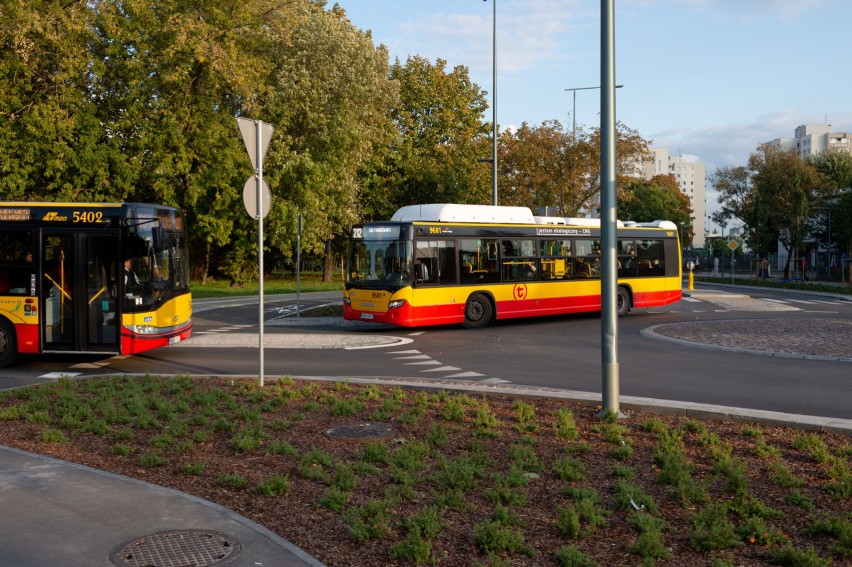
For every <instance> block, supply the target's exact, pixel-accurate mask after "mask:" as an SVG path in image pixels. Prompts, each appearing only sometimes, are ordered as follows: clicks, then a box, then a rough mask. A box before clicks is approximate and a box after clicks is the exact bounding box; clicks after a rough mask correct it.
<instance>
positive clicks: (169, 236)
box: [123, 207, 189, 311]
mask: <svg viewBox="0 0 852 567" xmlns="http://www.w3.org/2000/svg"><path fill="white" fill-rule="evenodd" d="M129 224H130V234H129V235H128V245H127V246H126V247H125V252H126V253H125V257H124V258H123V262H124V299H125V308H126V310H128V311H140V310H141V311H145V310H148V309H150V308H151V307H152V306H155V305H157V304H158V303H160V302H161V301H165V300H167V299H170V298H172V297H173V296H174V294H175V292H181V291H185V290H187V289H188V287H189V258H188V255H187V251H186V248H187V242H185V241H184V240H183V239H182V238H181V235H182V234H183V216H182V215H180V214H177V213H175V212H174V211H170V210H162V209H157V210H154V209H150V210H149V209H146V208H143V207H139V208H136V209H134V210H133V211H132V214H131V218H130V223H129Z"/></svg>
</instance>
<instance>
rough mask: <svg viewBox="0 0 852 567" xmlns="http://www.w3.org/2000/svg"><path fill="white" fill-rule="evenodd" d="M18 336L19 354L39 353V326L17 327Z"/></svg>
mask: <svg viewBox="0 0 852 567" xmlns="http://www.w3.org/2000/svg"><path fill="white" fill-rule="evenodd" d="M15 334H16V335H17V336H18V352H21V353H37V352H38V325H15Z"/></svg>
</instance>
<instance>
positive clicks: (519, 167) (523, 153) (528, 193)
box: [497, 120, 573, 216]
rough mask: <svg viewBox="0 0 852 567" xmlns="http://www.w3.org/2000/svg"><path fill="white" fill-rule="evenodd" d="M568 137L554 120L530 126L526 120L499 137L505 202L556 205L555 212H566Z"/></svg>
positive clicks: (544, 205) (535, 206)
mask: <svg viewBox="0 0 852 567" xmlns="http://www.w3.org/2000/svg"><path fill="white" fill-rule="evenodd" d="M570 151H571V138H570V136H568V135H567V134H566V133H565V132H564V130H563V129H562V125H561V124H560V123H559V122H558V121H556V120H549V121H545V122H543V123H542V124H541V125H540V126H530V125H529V124H527V123H526V122H524V123H523V124H521V127H520V128H519V129H518V130H517V131H515V132H509V131H506V132H504V133H503V135H502V136H501V138H500V145H499V159H498V160H497V165H498V167H499V169H500V182H499V186H500V187H502V188H503V190H502V193H501V199H500V202H501V203H502V204H504V205H514V206H523V207H529V208H530V209H532V210H536V208H538V207H555V209H556V213H555V214H556V215H559V216H568V215H567V214H566V201H567V202H571V201H573V199H572V196H571V174H572V171H571V156H570Z"/></svg>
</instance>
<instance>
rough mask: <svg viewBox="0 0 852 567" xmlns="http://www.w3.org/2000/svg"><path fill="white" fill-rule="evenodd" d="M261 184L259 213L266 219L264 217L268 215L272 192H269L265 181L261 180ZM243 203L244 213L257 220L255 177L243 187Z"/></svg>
mask: <svg viewBox="0 0 852 567" xmlns="http://www.w3.org/2000/svg"><path fill="white" fill-rule="evenodd" d="M261 181H262V182H263V184H262V185H261V188H260V190H261V197H260V199H261V206H262V208H261V212H262V215H261V216H262V217H263V218H266V215H268V214H269V207H270V203H271V202H272V192H271V191H270V190H269V184H268V183H267V182H266V179H261ZM243 203H244V204H245V206H246V212H247V213H248V214H249V216H251V218H253V219H256V218H258V215H257V176H256V175H252V176H251V177H249V178H248V181H246V184H245V187H243Z"/></svg>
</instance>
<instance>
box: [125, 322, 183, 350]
mask: <svg viewBox="0 0 852 567" xmlns="http://www.w3.org/2000/svg"><path fill="white" fill-rule="evenodd" d="M121 331H122V333H121V354H139V353H140V352H145V351H146V350H152V349H155V348H160V347H164V346H168V345H170V344H174V343H176V342H181V341H185V340H186V339H188V338H189V337H190V336H191V335H192V323H190V324H189V326H187V327H185V328H183V329H182V330H181V331H180V332H177V333H170V334H168V335H153V336H146V335H137V334H130V332H129V331H128V330H127V329H122V330H121ZM175 339H177V340H175Z"/></svg>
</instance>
